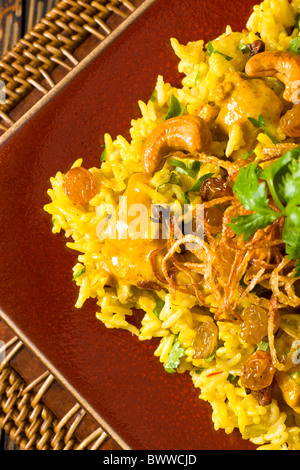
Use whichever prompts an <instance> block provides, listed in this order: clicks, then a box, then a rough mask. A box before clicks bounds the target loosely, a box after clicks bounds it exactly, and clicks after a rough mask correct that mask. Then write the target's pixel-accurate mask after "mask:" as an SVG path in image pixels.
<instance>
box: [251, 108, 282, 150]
mask: <svg viewBox="0 0 300 470" xmlns="http://www.w3.org/2000/svg"><path fill="white" fill-rule="evenodd" d="M248 120H249V121H250V122H251V124H252V125H253V126H254V127H257V128H261V129H262V130H263V132H264V133H265V134H266V135H267V136H268V137H269V139H271V140H272V142H273V144H278V143H279V142H278V140H277V139H276V138H275V137H274V136H272V135H271V134H270V133H269V132H268V131H267V129H266V123H265V120H264V117H263V116H262V115H261V114H260V115H259V116H258V119H254V118H253V117H248Z"/></svg>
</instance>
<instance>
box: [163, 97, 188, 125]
mask: <svg viewBox="0 0 300 470" xmlns="http://www.w3.org/2000/svg"><path fill="white" fill-rule="evenodd" d="M183 113H184V107H183V106H182V104H181V103H180V101H179V100H178V99H177V98H176V96H175V95H172V96H171V100H170V106H169V110H168V112H167V115H166V118H165V120H167V119H171V118H173V117H176V116H182V114H183Z"/></svg>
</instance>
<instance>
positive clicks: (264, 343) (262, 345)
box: [257, 341, 269, 351]
mask: <svg viewBox="0 0 300 470" xmlns="http://www.w3.org/2000/svg"><path fill="white" fill-rule="evenodd" d="M268 347H269V341H261V342H260V343H259V345H258V346H257V350H259V351H267V349H268Z"/></svg>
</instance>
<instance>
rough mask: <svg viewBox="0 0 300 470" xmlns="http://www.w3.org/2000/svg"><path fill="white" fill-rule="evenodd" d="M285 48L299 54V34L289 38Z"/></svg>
mask: <svg viewBox="0 0 300 470" xmlns="http://www.w3.org/2000/svg"><path fill="white" fill-rule="evenodd" d="M287 50H288V51H289V52H294V53H295V54H300V37H299V36H297V37H295V38H293V39H291V41H290V44H289V47H288V49H287Z"/></svg>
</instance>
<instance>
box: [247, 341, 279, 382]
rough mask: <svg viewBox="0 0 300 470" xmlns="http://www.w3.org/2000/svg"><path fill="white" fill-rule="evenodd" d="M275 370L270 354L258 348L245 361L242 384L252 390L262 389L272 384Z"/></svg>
mask: <svg viewBox="0 0 300 470" xmlns="http://www.w3.org/2000/svg"><path fill="white" fill-rule="evenodd" d="M275 372H276V368H275V367H274V366H273V363H272V358H271V356H270V354H269V353H267V352H266V351H260V350H258V351H256V352H255V353H253V354H251V356H250V357H249V358H248V359H247V360H246V361H245V362H244V365H243V368H242V373H241V384H242V386H243V387H244V388H246V389H249V390H251V391H253V390H254V391H257V390H262V389H263V388H266V387H269V385H271V383H272V382H273V378H274V374H275Z"/></svg>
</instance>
